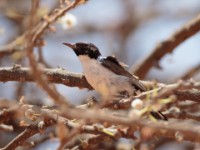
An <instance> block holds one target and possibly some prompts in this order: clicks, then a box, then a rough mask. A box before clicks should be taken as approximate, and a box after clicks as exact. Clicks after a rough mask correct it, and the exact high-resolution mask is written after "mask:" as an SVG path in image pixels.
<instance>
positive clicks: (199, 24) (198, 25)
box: [131, 15, 200, 79]
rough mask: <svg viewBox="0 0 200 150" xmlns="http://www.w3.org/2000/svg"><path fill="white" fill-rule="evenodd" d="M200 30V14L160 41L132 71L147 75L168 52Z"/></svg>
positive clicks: (141, 76) (142, 76)
mask: <svg viewBox="0 0 200 150" xmlns="http://www.w3.org/2000/svg"><path fill="white" fill-rule="evenodd" d="M199 30H200V15H198V16H197V17H195V18H194V19H193V20H191V21H190V22H188V23H187V24H185V25H184V26H183V27H182V28H180V29H179V30H178V31H177V32H175V33H174V34H173V35H172V36H171V37H169V38H168V39H166V40H165V41H163V42H161V43H159V44H158V45H157V47H155V49H154V50H153V51H152V52H151V53H150V54H149V55H147V56H146V57H145V58H144V59H143V60H142V61H141V62H139V63H138V64H137V65H134V66H133V67H132V68H131V72H132V73H133V74H136V75H137V76H139V77H140V78H141V79H143V78H144V77H145V75H146V74H147V73H148V71H149V70H150V69H151V67H153V66H159V65H158V64H159V60H160V59H161V58H162V57H163V56H164V55H165V54H167V53H172V52H173V50H174V49H175V48H176V47H177V46H179V45H180V44H181V43H183V42H184V41H185V40H187V39H188V38H190V37H191V36H193V35H194V34H196V33H197V32H199Z"/></svg>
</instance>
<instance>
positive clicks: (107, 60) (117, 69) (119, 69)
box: [99, 56, 146, 91]
mask: <svg viewBox="0 0 200 150" xmlns="http://www.w3.org/2000/svg"><path fill="white" fill-rule="evenodd" d="M99 60H100V62H101V64H102V65H103V66H104V67H106V68H107V69H108V70H110V71H112V72H114V73H115V74H118V75H123V76H126V77H128V78H131V79H132V81H133V85H134V86H135V87H136V88H138V89H139V90H141V91H146V89H145V87H144V86H143V84H142V83H141V82H140V81H139V79H138V78H137V77H135V76H133V75H132V74H130V73H129V72H128V71H127V70H125V69H124V67H123V66H122V65H121V64H120V62H119V61H118V60H117V59H116V58H115V57H113V56H108V57H103V58H100V59H99Z"/></svg>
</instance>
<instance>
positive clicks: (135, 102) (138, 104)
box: [131, 98, 144, 110]
mask: <svg viewBox="0 0 200 150" xmlns="http://www.w3.org/2000/svg"><path fill="white" fill-rule="evenodd" d="M143 105H144V103H143V101H142V100H141V99H139V98H137V99H134V100H133V101H132V103H131V107H132V108H134V109H138V110H140V109H142V108H143Z"/></svg>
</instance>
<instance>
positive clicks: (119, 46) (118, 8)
mask: <svg viewBox="0 0 200 150" xmlns="http://www.w3.org/2000/svg"><path fill="white" fill-rule="evenodd" d="M30 6H31V1H27V0H0V37H1V38H0V45H1V46H3V45H6V44H8V43H10V42H11V41H13V40H14V39H16V38H17V37H18V36H19V35H21V34H22V33H24V31H26V29H27V28H28V21H27V20H28V18H29V13H30V12H29V11H30ZM57 6H59V1H55V0H41V1H40V9H39V12H38V18H40V17H42V16H44V14H47V13H48V12H50V11H51V10H52V9H54V8H56V7H57ZM199 10H200V1H199V0H176V1H174V0H167V1H166V0H160V1H158V0H126V1H124V0H99V1H97V0H89V1H88V2H87V3H86V4H84V5H81V6H79V7H77V8H75V9H74V10H72V11H70V12H69V13H68V14H66V15H65V16H64V17H63V18H62V19H60V20H59V21H58V22H56V23H55V24H54V25H55V27H56V32H55V33H52V32H47V33H45V35H44V36H43V38H44V40H45V42H46V45H45V46H44V47H42V51H41V52H42V54H43V59H44V61H45V62H46V64H47V66H48V67H51V68H57V67H61V68H64V69H66V70H68V71H71V72H77V73H81V72H82V67H81V64H80V62H79V60H78V58H77V57H76V56H75V54H74V52H73V51H72V50H70V49H69V48H67V47H66V46H64V45H62V43H63V42H72V43H74V42H80V41H82V42H91V43H94V44H95V45H97V47H99V49H100V51H101V53H102V54H103V55H104V56H107V55H115V56H116V57H117V58H118V59H119V60H120V61H122V62H124V63H126V64H127V65H129V66H130V67H131V66H132V65H136V64H137V63H138V62H139V61H141V60H142V59H143V58H144V57H145V56H146V55H148V54H149V53H151V51H152V50H153V49H154V48H155V47H156V45H157V44H158V43H159V42H161V41H163V40H165V39H166V38H168V37H169V36H170V35H172V34H173V33H174V32H175V31H176V30H178V29H179V28H180V27H182V25H184V24H185V23H186V22H187V21H189V20H191V19H192V18H194V17H196V16H197V15H198V13H199ZM199 41H200V34H199V33H198V34H196V35H195V36H193V37H191V38H190V39H188V40H187V41H185V42H184V43H183V44H181V45H180V46H179V47H177V48H176V49H175V50H174V52H173V53H172V54H167V55H165V56H164V58H163V59H161V61H160V66H161V67H162V69H158V68H155V67H153V68H152V69H151V70H150V71H149V73H148V74H147V76H146V80H158V81H159V82H165V83H171V82H175V81H177V80H178V79H179V78H180V77H182V75H183V74H184V73H185V72H187V71H188V70H189V69H191V68H193V67H195V66H196V65H199V64H200V51H199V47H200V42H199ZM36 51H37V49H36ZM36 55H37V53H36ZM16 63H17V64H21V65H22V66H28V62H27V59H26V58H24V57H23V55H20V54H19V53H14V54H12V55H11V56H6V57H3V58H1V60H0V66H1V67H10V66H13V64H16ZM194 78H195V79H196V80H199V79H200V75H199V74H197V75H195V76H194ZM56 87H57V89H58V91H59V92H60V93H61V94H62V95H64V96H65V97H67V98H68V99H69V100H71V102H72V103H73V104H79V103H81V102H83V100H85V99H86V98H87V97H90V96H92V95H96V93H95V92H91V91H88V90H87V89H82V90H79V89H78V88H69V87H66V86H63V85H56ZM22 95H25V98H26V99H27V101H29V102H31V103H36V104H37V103H38V104H47V105H51V101H50V100H49V99H48V98H47V96H46V94H45V93H44V92H43V91H42V90H41V89H39V88H38V87H37V85H36V84H35V83H18V82H6V83H0V97H1V98H5V99H17V100H18V99H19V97H21V96H22Z"/></svg>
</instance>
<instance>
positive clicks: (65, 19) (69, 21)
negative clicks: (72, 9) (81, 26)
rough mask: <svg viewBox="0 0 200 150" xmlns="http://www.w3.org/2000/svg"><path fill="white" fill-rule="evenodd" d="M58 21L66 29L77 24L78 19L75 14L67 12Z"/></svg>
mask: <svg viewBox="0 0 200 150" xmlns="http://www.w3.org/2000/svg"><path fill="white" fill-rule="evenodd" d="M58 23H59V24H61V26H62V28H63V29H64V30H68V29H71V28H73V27H74V26H76V24H77V19H76V17H75V16H74V15H72V14H69V13H66V14H65V15H64V16H62V17H61V18H60V19H59V20H58Z"/></svg>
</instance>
